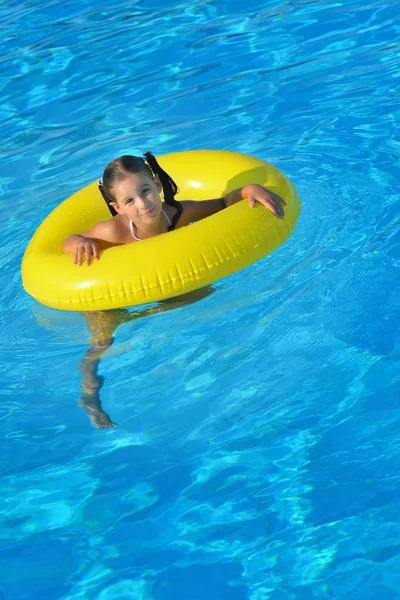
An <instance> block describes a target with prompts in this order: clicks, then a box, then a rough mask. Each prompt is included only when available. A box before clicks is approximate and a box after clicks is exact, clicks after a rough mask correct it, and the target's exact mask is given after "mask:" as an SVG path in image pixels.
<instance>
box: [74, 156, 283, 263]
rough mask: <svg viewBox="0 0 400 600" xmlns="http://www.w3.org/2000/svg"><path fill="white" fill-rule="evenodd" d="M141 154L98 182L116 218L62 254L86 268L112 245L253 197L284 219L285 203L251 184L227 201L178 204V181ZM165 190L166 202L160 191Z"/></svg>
mask: <svg viewBox="0 0 400 600" xmlns="http://www.w3.org/2000/svg"><path fill="white" fill-rule="evenodd" d="M144 156H145V157H146V160H147V164H146V163H145V161H144V160H143V159H142V158H140V157H137V156H129V155H128V156H121V157H120V158H117V159H116V160H113V161H112V162H111V163H110V164H109V165H107V167H106V169H105V171H104V174H103V177H102V178H101V179H100V181H99V189H100V192H101V194H102V196H103V198H104V200H105V201H106V203H107V205H108V208H109V209H110V212H111V214H112V215H113V216H112V218H111V219H109V220H107V221H102V222H100V223H97V224H96V225H95V226H94V227H92V229H90V230H89V231H84V232H83V233H81V234H74V235H70V236H69V237H68V238H67V239H66V240H65V242H64V246H63V251H64V252H71V253H72V254H73V255H74V263H75V264H76V265H78V266H81V265H82V262H83V260H84V258H86V264H87V265H88V266H89V265H90V264H91V259H92V258H94V260H99V251H100V250H102V249H104V248H107V247H109V246H117V245H120V244H128V243H132V242H139V241H141V240H144V239H146V238H149V237H153V236H155V235H159V234H161V233H166V232H167V231H172V230H173V229H178V228H180V227H184V226H185V225H189V223H192V222H193V221H199V220H200V219H204V218H205V217H209V216H211V215H213V214H214V213H216V212H218V211H220V210H223V209H224V208H227V207H228V206H231V205H232V204H235V203H236V202H239V201H240V200H242V199H243V198H248V200H249V205H250V206H251V207H253V206H254V205H255V203H256V202H260V203H261V204H263V205H264V206H265V207H266V208H267V209H269V210H271V211H272V212H273V213H274V214H275V215H276V216H277V217H279V218H283V217H284V215H285V213H284V209H283V205H285V204H286V202H285V201H284V200H283V198H281V197H280V196H278V195H277V194H274V193H273V192H271V191H269V190H267V189H266V188H264V187H262V186H261V185H257V184H249V185H246V186H244V187H243V188H240V189H237V190H234V191H233V192H230V193H229V194H227V195H226V196H225V197H224V198H217V199H215V200H205V201H204V202H195V201H191V200H185V201H183V202H178V201H177V200H175V194H176V193H177V191H178V188H177V186H176V183H175V182H174V181H173V179H171V177H170V176H169V175H168V174H167V173H166V172H165V171H164V170H163V169H162V168H161V167H160V165H159V164H158V162H157V160H156V159H155V157H154V156H153V155H152V154H151V152H146V154H145V155H144ZM161 191H163V195H164V202H162V200H161V197H160V193H161Z"/></svg>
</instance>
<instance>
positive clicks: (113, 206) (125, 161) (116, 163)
mask: <svg viewBox="0 0 400 600" xmlns="http://www.w3.org/2000/svg"><path fill="white" fill-rule="evenodd" d="M144 156H145V157H146V160H147V163H146V162H145V161H144V160H143V159H142V158H141V157H138V156H130V155H125V156H121V157H120V158H117V159H115V160H113V161H112V162H110V164H108V165H107V167H106V168H105V170H104V173H103V177H102V178H101V179H100V181H99V190H100V192H101V194H102V196H103V198H104V200H105V201H106V203H107V206H108V208H109V209H110V211H111V214H112V215H113V216H115V215H116V214H118V213H128V212H129V213H132V215H133V212H134V211H133V212H132V207H131V206H129V205H130V204H132V203H129V202H128V201H129V198H130V196H132V194H134V193H135V194H139V195H140V198H142V199H143V201H142V200H140V202H139V204H142V205H143V206H137V207H136V208H137V210H139V213H141V212H142V210H143V208H145V207H146V205H147V204H148V205H149V206H150V207H151V208H153V207H154V208H158V205H159V209H160V211H161V199H160V192H161V190H163V193H164V200H165V202H166V203H167V204H176V200H175V194H176V193H177V191H178V189H177V186H176V183H175V182H174V181H173V179H171V177H170V176H169V175H168V174H167V173H166V172H165V171H164V170H163V169H162V168H161V167H160V165H159V164H158V162H157V160H156V159H155V157H154V156H153V155H152V154H151V152H146V154H145V155H144ZM146 198H149V200H146ZM157 212H159V211H157ZM128 216H129V215H128ZM130 218H131V217H130Z"/></svg>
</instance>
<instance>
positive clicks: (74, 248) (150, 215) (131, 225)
mask: <svg viewBox="0 0 400 600" xmlns="http://www.w3.org/2000/svg"><path fill="white" fill-rule="evenodd" d="M144 156H145V157H146V161H147V164H146V162H145V161H144V160H143V159H142V158H140V157H136V156H129V155H128V156H121V157H120V158H117V159H116V160H113V161H112V162H111V163H110V164H109V165H107V167H106V169H105V171H104V173H103V177H102V178H101V179H100V181H99V190H100V192H101V194H102V196H103V198H104V200H105V201H106V203H107V205H108V208H109V209H110V212H111V214H112V218H111V219H109V220H107V221H102V222H100V223H97V224H96V225H94V227H92V229H90V230H89V231H85V232H83V233H81V234H74V235H70V236H69V237H68V238H67V239H66V240H65V242H64V245H63V251H64V252H70V253H72V254H73V255H74V263H75V264H76V265H78V266H81V265H82V263H83V262H86V265H88V266H89V265H90V264H91V260H92V258H93V259H94V260H99V252H100V250H102V249H105V248H107V247H110V246H116V245H120V244H128V243H134V242H140V241H141V240H144V239H146V238H150V237H153V236H155V235H159V234H162V233H166V232H167V231H172V230H173V229H178V228H180V227H184V226H185V225H189V223H191V222H193V221H198V220H200V219H204V218H205V217H208V216H211V215H213V214H214V213H216V212H218V211H220V210H223V209H224V208H227V207H228V206H231V205H232V204H235V203H236V202H239V201H240V200H242V199H243V198H248V200H249V205H250V206H251V207H253V206H254V205H255V203H256V202H260V203H261V204H263V205H264V206H265V207H266V208H267V209H269V210H271V211H272V212H273V213H274V214H275V215H276V216H277V217H279V218H283V217H284V214H285V213H284V209H283V205H285V204H286V202H285V201H284V200H283V198H281V197H280V196H278V195H277V194H274V193H273V192H271V191H269V190H267V189H266V188H264V187H262V186H261V185H257V184H249V185H246V186H245V187H243V188H240V189H237V190H234V191H233V192H230V193H229V194H227V195H226V196H225V197H224V198H217V199H215V200H206V201H203V202H195V201H191V200H185V201H183V202H178V201H177V200H175V194H176V193H177V191H178V188H177V186H176V183H175V182H174V181H173V179H171V177H170V176H169V175H168V174H167V173H166V172H165V171H164V170H163V169H162V168H161V167H160V165H159V164H158V162H157V160H156V159H155V157H154V156H153V155H152V154H151V153H150V152H147V153H146V154H145V155H144ZM161 191H162V192H163V196H164V202H163V201H162V200H161V197H160V193H161ZM212 292H213V289H212V288H210V287H208V288H204V289H203V290H197V291H195V292H191V293H190V294H185V295H183V296H180V297H179V298H171V299H170V300H166V301H164V302H162V303H160V304H159V305H158V306H155V307H152V308H148V309H145V310H144V311H137V310H136V311H133V312H129V311H128V310H126V309H119V310H108V311H97V312H90V313H85V314H84V316H85V318H86V319H87V322H88V326H89V330H90V331H91V333H92V334H93V337H92V340H91V345H90V348H89V350H88V351H87V352H86V354H85V356H84V357H83V359H82V360H81V363H80V370H81V373H82V376H83V378H82V386H81V387H82V396H81V398H80V400H79V404H80V405H81V406H82V407H83V408H84V410H85V411H86V412H87V414H88V415H89V417H90V420H91V422H92V424H93V425H94V427H98V428H109V427H115V425H116V424H115V423H113V421H112V420H111V419H110V417H109V416H108V414H107V413H106V412H105V411H104V410H103V408H102V405H101V401H100V395H99V393H100V389H101V387H102V385H103V378H102V377H101V376H99V375H98V367H99V363H100V358H101V356H102V355H103V354H104V352H105V351H106V350H107V349H108V348H110V346H111V344H112V343H113V341H114V331H115V329H116V328H117V327H118V325H120V324H121V323H124V322H127V321H132V320H134V319H138V318H140V317H144V316H148V315H150V314H153V313H154V312H160V311H164V310H171V309H173V308H176V307H178V306H182V305H183V304H187V303H191V302H196V301H198V300H200V299H201V298H202V297H205V296H206V295H208V294H210V293H212Z"/></svg>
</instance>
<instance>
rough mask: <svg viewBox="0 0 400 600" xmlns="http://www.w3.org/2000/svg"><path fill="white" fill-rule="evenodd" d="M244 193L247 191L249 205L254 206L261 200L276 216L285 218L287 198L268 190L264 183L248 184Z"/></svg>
mask: <svg viewBox="0 0 400 600" xmlns="http://www.w3.org/2000/svg"><path fill="white" fill-rule="evenodd" d="M243 193H245V194H246V196H247V198H248V199H249V206H250V207H251V208H253V206H254V205H255V203H256V202H259V203H260V204H262V205H263V206H265V208H268V210H270V211H271V212H273V213H274V215H275V216H276V217H279V218H280V219H283V217H284V216H285V211H284V209H283V206H286V202H285V200H284V199H283V198H281V197H280V196H278V194H274V192H271V191H270V190H267V189H266V188H265V187H263V186H262V185H257V184H251V185H247V186H246V187H245V189H244V190H243Z"/></svg>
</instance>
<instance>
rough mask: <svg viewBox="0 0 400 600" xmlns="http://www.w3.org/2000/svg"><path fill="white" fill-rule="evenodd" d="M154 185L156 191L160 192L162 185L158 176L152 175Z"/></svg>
mask: <svg viewBox="0 0 400 600" xmlns="http://www.w3.org/2000/svg"><path fill="white" fill-rule="evenodd" d="M153 181H154V183H155V184H156V186H157V189H158V191H159V192H162V185H161V181H160V178H159V176H158V175H154V179H153Z"/></svg>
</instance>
